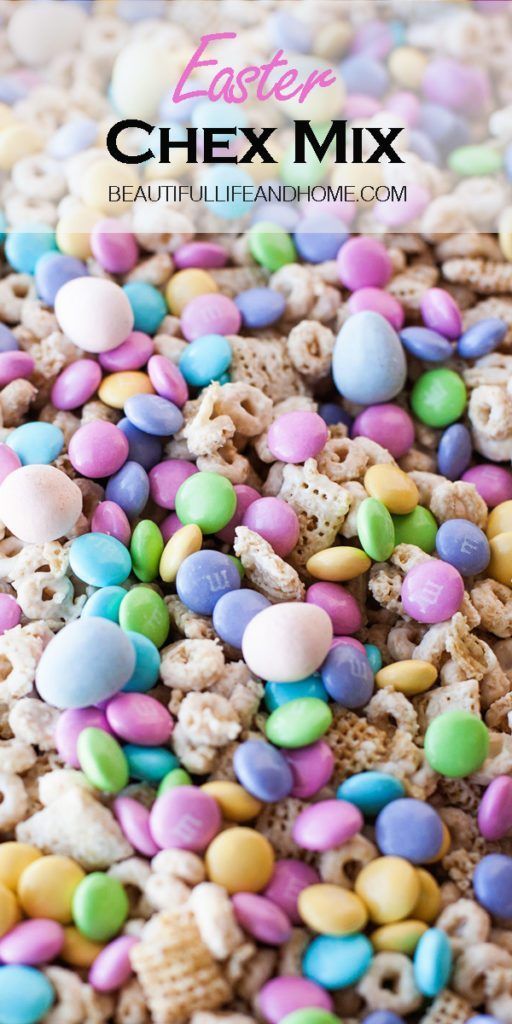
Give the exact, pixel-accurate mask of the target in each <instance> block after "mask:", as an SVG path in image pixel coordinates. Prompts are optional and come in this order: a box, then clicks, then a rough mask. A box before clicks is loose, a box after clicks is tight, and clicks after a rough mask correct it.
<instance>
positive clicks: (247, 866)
mask: <svg viewBox="0 0 512 1024" xmlns="http://www.w3.org/2000/svg"><path fill="white" fill-rule="evenodd" d="M205 864H206V873H207V875H208V878H209V879H210V882H217V884H218V885H223V886H224V888H225V889H227V891H228V892H229V893H235V892H261V890H262V889H264V888H265V886H266V885H268V883H269V882H270V878H271V875H272V872H273V870H274V851H273V849H272V847H271V845H270V843H269V841H268V839H266V838H265V836H262V835H261V833H260V832H255V831H254V829H252V828H228V829H226V831H225V832H219V835H218V836H215V839H214V840H213V841H212V842H211V843H210V845H209V847H208V849H207V851H206V857H205ZM418 887H419V883H418Z"/></svg>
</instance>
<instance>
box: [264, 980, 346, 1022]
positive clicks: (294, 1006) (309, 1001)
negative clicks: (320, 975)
mask: <svg viewBox="0 0 512 1024" xmlns="http://www.w3.org/2000/svg"><path fill="white" fill-rule="evenodd" d="M310 1007H315V1009H319V1010H327V1011H328V1012H329V1013H331V1012H332V1010H333V1001H332V999H331V997H330V995H329V993H328V992H326V990H325V989H324V988H320V985H317V984H316V982H315V981H310V980H309V978H298V977H296V976H295V975H290V976H287V975H283V976H282V977H280V978H271V979H270V981H267V982H266V983H265V984H264V986H263V988H262V989H261V990H260V993H259V995H258V1009H259V1011H260V1013H261V1015H262V1017H263V1018H264V1020H266V1021H267V1022H268V1024H280V1022H281V1021H282V1020H283V1018H284V1017H286V1016H287V1015H288V1014H289V1013H294V1011H295V1010H306V1009H309V1008H310Z"/></svg>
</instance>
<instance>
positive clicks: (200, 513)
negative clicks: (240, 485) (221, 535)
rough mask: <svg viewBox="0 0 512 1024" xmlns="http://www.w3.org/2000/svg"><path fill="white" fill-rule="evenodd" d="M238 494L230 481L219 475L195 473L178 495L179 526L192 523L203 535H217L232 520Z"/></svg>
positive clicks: (185, 482)
mask: <svg viewBox="0 0 512 1024" xmlns="http://www.w3.org/2000/svg"><path fill="white" fill-rule="evenodd" d="M235 509H236V491H235V489H234V487H233V484H232V483H231V481H230V480H227V479H226V477H225V476H220V474H219V473H208V472H202V473H194V474H193V476H189V477H188V479H187V480H185V481H184V482H183V483H182V485H181V487H180V488H179V489H178V493H177V494H176V514H177V516H178V519H179V520H180V523H183V525H184V526H188V525H189V523H193V524H194V525H195V526H199V529H200V530H202V532H203V533H218V532H219V530H223V529H224V527H225V526H227V524H228V523H229V521H230V519H232V518H233V516H234V514H235Z"/></svg>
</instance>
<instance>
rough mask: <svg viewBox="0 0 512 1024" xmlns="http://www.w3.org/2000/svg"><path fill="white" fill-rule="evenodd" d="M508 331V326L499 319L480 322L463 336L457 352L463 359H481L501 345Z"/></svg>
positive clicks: (458, 343) (490, 318) (493, 318)
mask: <svg viewBox="0 0 512 1024" xmlns="http://www.w3.org/2000/svg"><path fill="white" fill-rule="evenodd" d="M507 331H508V324H506V323H505V321H504V320H500V319H499V318H498V317H489V318H488V319H486V320H478V321H477V323H476V324H473V326H472V327H468V329H467V331H464V333H463V334H461V336H460V338H459V340H458V342H457V352H458V354H459V356H462V358H463V359H480V358H481V357H482V356H487V355H489V353H490V352H494V350H495V349H496V348H498V346H499V345H501V343H502V341H503V340H504V338H505V336H506V334H507Z"/></svg>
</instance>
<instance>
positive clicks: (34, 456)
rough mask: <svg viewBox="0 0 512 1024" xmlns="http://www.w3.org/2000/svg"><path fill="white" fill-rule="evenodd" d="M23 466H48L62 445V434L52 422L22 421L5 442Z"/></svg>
mask: <svg viewBox="0 0 512 1024" xmlns="http://www.w3.org/2000/svg"><path fill="white" fill-rule="evenodd" d="M5 443H6V444H7V445H8V447H9V448H12V450H13V451H14V452H16V455H17V456H18V457H19V459H20V461H21V464H22V465H23V466H49V465H50V462H53V461H54V459H56V458H57V457H58V456H59V455H60V453H61V451H62V449H63V447H64V434H63V433H62V430H61V429H60V427H56V426H55V424H54V423H44V422H42V421H38V422H34V423H22V425H21V427H16V430H12V431H11V433H10V434H9V435H8V437H7V440H6V442H5Z"/></svg>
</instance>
